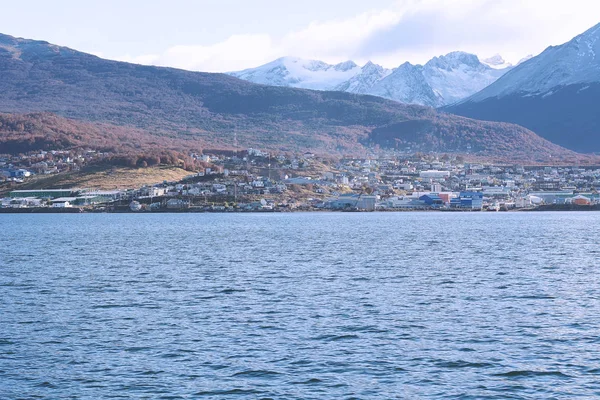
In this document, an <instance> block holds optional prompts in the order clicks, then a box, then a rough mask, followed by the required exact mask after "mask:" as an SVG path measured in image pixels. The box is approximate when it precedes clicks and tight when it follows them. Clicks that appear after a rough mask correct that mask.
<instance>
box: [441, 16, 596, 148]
mask: <svg viewBox="0 0 600 400" xmlns="http://www.w3.org/2000/svg"><path fill="white" fill-rule="evenodd" d="M599 103H600V24H598V25H596V26H594V27H592V28H591V29H589V30H587V31H586V32H584V33H582V34H581V35H578V36H576V37H575V38H573V39H572V40H570V41H569V42H567V43H565V44H562V45H560V46H551V47H548V48H547V49H546V50H544V52H542V53H541V54H540V55H538V56H537V57H533V58H531V59H529V60H527V61H525V62H523V63H522V64H520V65H518V66H517V67H515V68H513V69H512V70H510V71H509V72H507V73H506V74H505V75H503V76H502V77H501V78H499V79H498V80H497V81H496V82H494V83H493V84H491V85H490V86H488V87H486V88H485V89H483V90H481V91H480V92H478V93H476V94H474V95H473V96H471V97H469V98H467V99H465V100H463V101H461V102H460V103H458V104H455V105H451V106H449V107H447V108H445V109H444V110H446V111H448V112H452V113H455V114H459V115H463V116H468V117H471V118H477V119H484V120H490V121H505V122H513V123H517V124H519V125H522V126H524V127H527V128H529V129H531V130H533V131H535V132H536V133H538V134H539V135H541V136H543V137H545V138H546V139H548V140H550V141H552V142H554V143H557V144H559V145H562V146H565V147H568V148H570V149H573V150H576V151H580V152H600V112H598V111H599V110H600V107H599V105H598V104H599Z"/></svg>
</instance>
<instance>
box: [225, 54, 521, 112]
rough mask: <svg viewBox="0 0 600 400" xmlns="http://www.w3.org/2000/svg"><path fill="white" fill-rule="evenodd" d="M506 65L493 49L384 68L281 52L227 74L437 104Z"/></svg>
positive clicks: (483, 82)
mask: <svg viewBox="0 0 600 400" xmlns="http://www.w3.org/2000/svg"><path fill="white" fill-rule="evenodd" d="M510 68H512V65H510V64H508V63H506V62H505V61H504V60H503V59H502V57H501V56H499V55H496V56H494V57H492V58H490V59H487V60H485V61H483V62H482V61H480V60H479V58H478V57H477V56H476V55H473V54H469V53H464V52H459V51H457V52H452V53H449V54H446V55H445V56H440V57H434V58H433V59H431V60H430V61H429V62H427V63H426V64H425V65H413V64H411V63H408V62H406V63H404V64H402V65H400V66H399V67H398V68H394V69H387V68H384V67H382V66H380V65H377V64H374V63H372V62H370V61H369V62H368V63H367V64H365V65H364V66H362V67H359V66H358V65H356V63H354V62H353V61H346V62H343V63H340V64H336V65H331V64H327V63H325V62H323V61H315V60H303V59H300V58H294V57H283V58H279V59H277V60H275V61H272V62H270V63H268V64H265V65H263V66H260V67H257V68H251V69H246V70H243V71H239V72H231V73H230V75H232V76H235V77H237V78H240V79H244V80H247V81H250V82H254V83H260V84H265V85H274V86H286V87H295V88H304V89H316V90H337V91H343V92H350V93H357V94H370V95H374V96H380V97H383V98H386V99H390V100H395V101H399V102H401V103H407V104H419V105H425V106H431V107H440V106H444V105H448V104H452V103H455V102H457V101H459V100H463V99H465V98H467V97H469V96H471V95H472V94H474V93H476V92H478V91H480V90H481V89H483V88H485V87H486V86H488V85H490V84H491V83H493V82H494V81H496V80H497V79H498V78H500V77H501V76H502V75H504V74H505V73H506V72H507V71H508V70H510Z"/></svg>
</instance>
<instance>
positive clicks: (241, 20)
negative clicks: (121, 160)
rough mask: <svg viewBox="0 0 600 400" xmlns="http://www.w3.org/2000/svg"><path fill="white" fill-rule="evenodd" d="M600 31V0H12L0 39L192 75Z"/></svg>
mask: <svg viewBox="0 0 600 400" xmlns="http://www.w3.org/2000/svg"><path fill="white" fill-rule="evenodd" d="M598 23H600V1H599V0H89V1H88V0H86V1H82V0H52V1H48V0H19V1H11V2H3V4H2V22H1V25H0V26H1V28H0V32H1V33H5V34H9V35H13V36H19V37H25V38H32V39H41V40H46V41H49V42H52V43H55V44H59V45H63V46H68V47H71V48H74V49H77V50H81V51H85V52H89V53H94V54H97V55H99V56H101V57H104V58H109V59H117V60H124V61H131V62H137V63H141V64H153V65H164V66H172V67H178V68H185V69H191V70H198V71H211V72H224V71H234V70H240V69H244V68H249V67H255V66H258V65H261V64H264V63H266V62H268V61H272V60H274V59H276V58H278V57H281V56H286V55H291V56H296V57H302V58H311V59H319V60H323V61H327V62H331V63H334V62H341V61H345V60H348V59H352V60H354V61H356V62H357V63H359V64H363V63H365V62H366V61H368V60H372V61H373V62H376V63H379V64H382V65H384V66H385V67H390V68H392V67H397V66H398V65H400V64H401V63H403V62H405V61H410V62H412V63H424V62H426V61H427V60H429V59H430V58H431V57H433V56H436V55H441V54H446V53H448V52H450V51H455V50H462V51H468V52H471V53H475V54H477V55H478V56H480V58H486V57H490V56H492V55H494V54H496V53H499V54H501V55H502V56H503V57H504V58H505V59H507V60H508V61H510V62H517V61H518V60H520V59H521V58H523V57H525V56H527V55H528V54H538V53H540V52H541V51H542V50H544V49H545V48H546V47H548V46H549V45H557V44H561V43H564V42H566V41H568V40H570V39H571V38H572V37H574V36H576V35H578V34H579V33H582V32H584V31H585V30H587V29H588V28H590V27H592V26H594V25H596V24H598Z"/></svg>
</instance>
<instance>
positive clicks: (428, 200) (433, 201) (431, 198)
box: [419, 194, 444, 207]
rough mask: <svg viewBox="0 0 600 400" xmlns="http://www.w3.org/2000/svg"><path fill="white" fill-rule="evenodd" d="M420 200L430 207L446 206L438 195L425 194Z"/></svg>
mask: <svg viewBox="0 0 600 400" xmlns="http://www.w3.org/2000/svg"><path fill="white" fill-rule="evenodd" d="M419 200H421V201H423V202H424V203H425V204H427V205H428V206H430V207H441V206H443V205H444V201H443V200H442V199H441V198H440V196H438V195H437V194H424V195H423V196H421V197H419Z"/></svg>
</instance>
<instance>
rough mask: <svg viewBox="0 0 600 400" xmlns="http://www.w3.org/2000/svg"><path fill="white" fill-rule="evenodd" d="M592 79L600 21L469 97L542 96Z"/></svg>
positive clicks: (596, 78) (599, 49)
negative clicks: (557, 88) (556, 89)
mask: <svg viewBox="0 0 600 400" xmlns="http://www.w3.org/2000/svg"><path fill="white" fill-rule="evenodd" d="M591 82H600V24H598V25H596V26H594V27H592V28H591V29H588V30H587V31H586V32H584V33H582V34H581V35H578V36H576V37H574V38H573V39H572V40H570V41H569V42H567V43H564V44H562V45H560V46H550V47H548V48H547V49H546V50H544V51H543V52H542V53H541V54H540V55H538V56H536V57H533V58H531V59H530V60H528V61H527V62H521V63H520V64H519V65H518V66H516V67H515V68H513V69H512V70H511V71H510V72H509V73H507V74H506V75H504V76H503V77H502V78H501V79H499V80H497V81H496V82H494V84H492V85H490V86H489V87H487V88H486V89H485V90H482V91H481V92H480V93H477V94H476V95H474V96H473V97H471V98H470V100H472V101H476V102H477V101H481V100H484V99H487V98H490V97H503V96H507V95H511V94H521V95H528V94H533V95H535V94H541V95H543V94H546V93H549V92H552V91H553V89H554V88H556V87H559V86H567V85H574V84H585V83H591Z"/></svg>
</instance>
